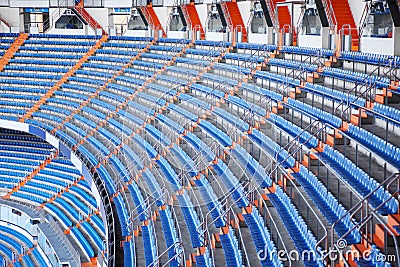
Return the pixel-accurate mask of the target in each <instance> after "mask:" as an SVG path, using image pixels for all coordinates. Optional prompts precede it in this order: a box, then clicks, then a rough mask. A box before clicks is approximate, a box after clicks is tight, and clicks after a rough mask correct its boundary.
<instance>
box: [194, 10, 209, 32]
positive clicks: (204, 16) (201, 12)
mask: <svg viewBox="0 0 400 267" xmlns="http://www.w3.org/2000/svg"><path fill="white" fill-rule="evenodd" d="M195 7H196V10H197V14H198V15H199V18H200V22H201V25H203V29H204V31H206V28H207V24H206V22H207V16H208V5H206V4H203V5H195Z"/></svg>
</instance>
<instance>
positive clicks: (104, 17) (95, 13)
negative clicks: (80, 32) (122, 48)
mask: <svg viewBox="0 0 400 267" xmlns="http://www.w3.org/2000/svg"><path fill="white" fill-rule="evenodd" d="M86 11H87V12H89V14H90V15H91V16H92V17H93V18H94V19H95V20H96V21H97V22H98V23H99V24H100V25H101V26H102V27H103V28H104V29H106V28H107V27H108V9H107V8H86Z"/></svg>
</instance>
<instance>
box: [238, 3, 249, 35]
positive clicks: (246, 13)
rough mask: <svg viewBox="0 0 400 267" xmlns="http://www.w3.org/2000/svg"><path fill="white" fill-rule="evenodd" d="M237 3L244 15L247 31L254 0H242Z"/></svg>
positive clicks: (241, 13)
mask: <svg viewBox="0 0 400 267" xmlns="http://www.w3.org/2000/svg"><path fill="white" fill-rule="evenodd" d="M237 4H238V7H239V11H240V15H242V20H243V24H244V27H245V28H246V31H247V25H248V22H249V18H250V8H252V2H251V1H241V2H237Z"/></svg>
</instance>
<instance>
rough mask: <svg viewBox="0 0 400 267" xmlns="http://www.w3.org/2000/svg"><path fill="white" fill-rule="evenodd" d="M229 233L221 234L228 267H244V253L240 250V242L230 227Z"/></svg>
mask: <svg viewBox="0 0 400 267" xmlns="http://www.w3.org/2000/svg"><path fill="white" fill-rule="evenodd" d="M228 229H229V230H228V232H227V233H225V234H220V235H219V238H220V241H221V245H222V248H223V249H224V255H225V261H226V265H227V266H237V267H241V266H243V263H242V251H241V250H240V249H239V242H238V240H237V238H236V236H235V235H234V233H233V230H232V228H231V227H230V226H229V228H228Z"/></svg>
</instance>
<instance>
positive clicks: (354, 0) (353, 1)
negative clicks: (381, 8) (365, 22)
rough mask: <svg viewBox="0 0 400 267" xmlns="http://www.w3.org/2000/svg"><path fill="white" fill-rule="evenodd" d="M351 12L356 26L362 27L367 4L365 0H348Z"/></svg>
mask: <svg viewBox="0 0 400 267" xmlns="http://www.w3.org/2000/svg"><path fill="white" fill-rule="evenodd" d="M348 1H349V5H350V9H351V12H352V13H353V17H354V22H355V23H356V26H357V27H359V26H360V19H361V16H362V13H363V11H364V7H365V2H364V1H363V0H348Z"/></svg>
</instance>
